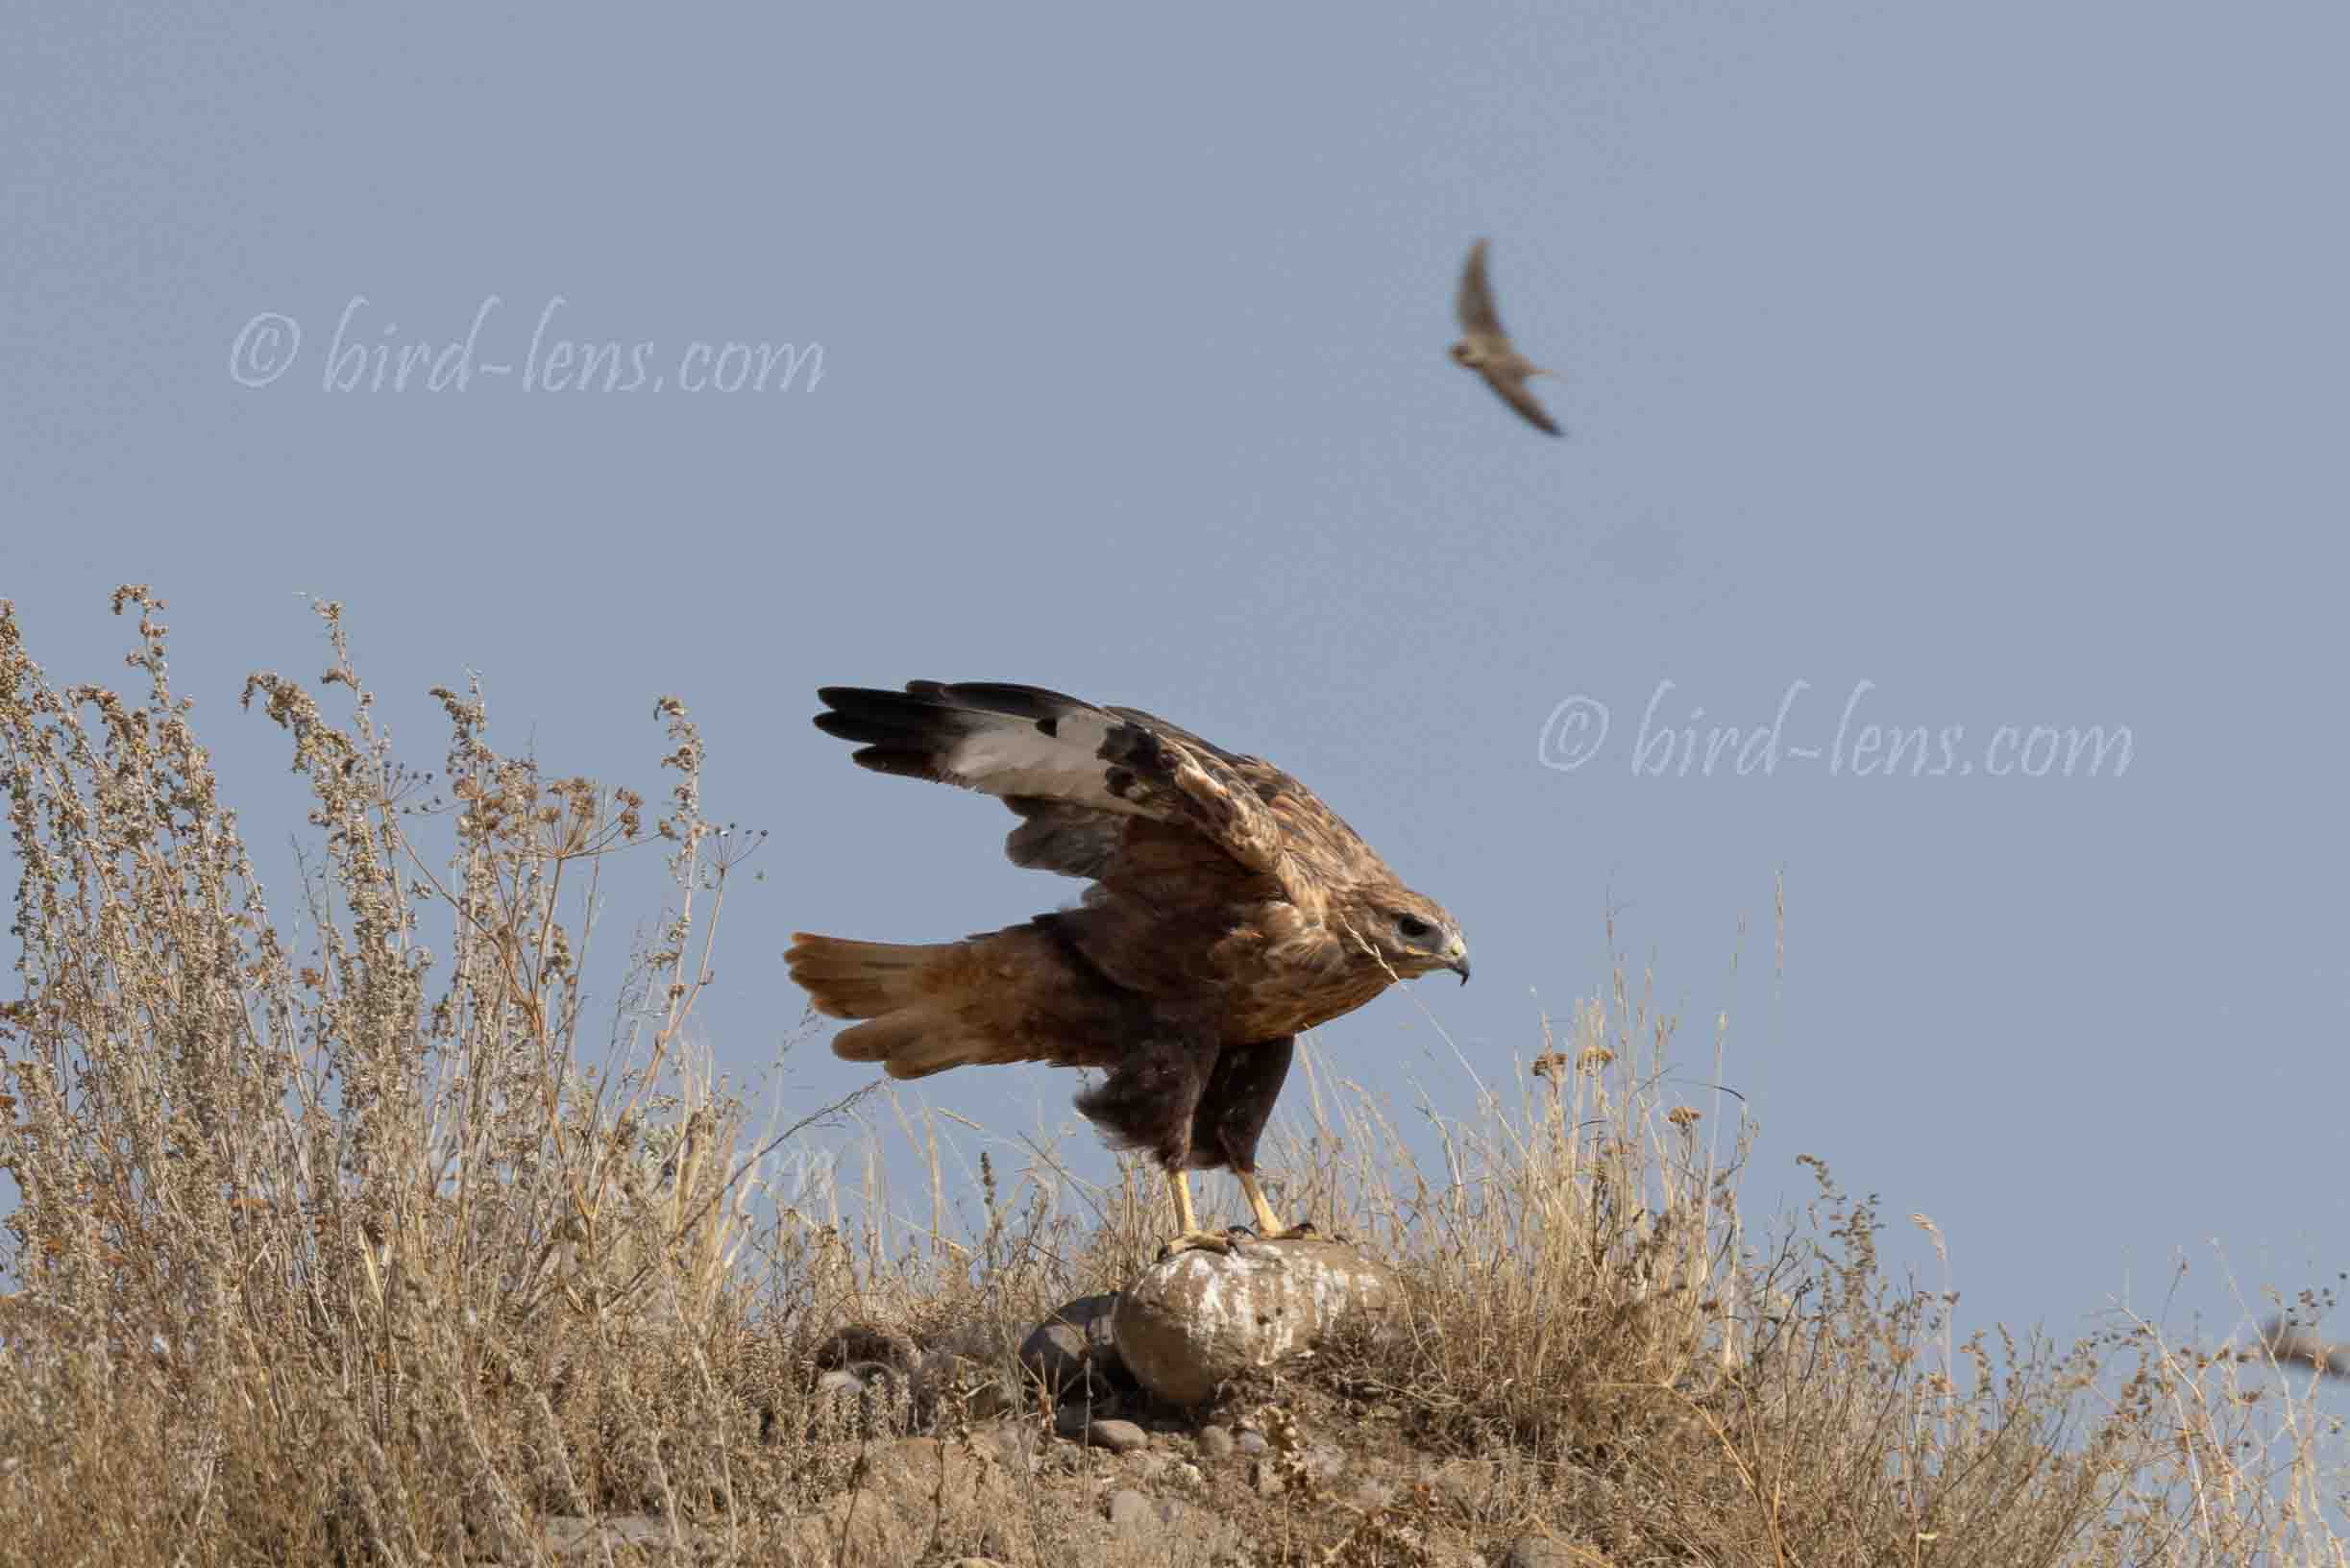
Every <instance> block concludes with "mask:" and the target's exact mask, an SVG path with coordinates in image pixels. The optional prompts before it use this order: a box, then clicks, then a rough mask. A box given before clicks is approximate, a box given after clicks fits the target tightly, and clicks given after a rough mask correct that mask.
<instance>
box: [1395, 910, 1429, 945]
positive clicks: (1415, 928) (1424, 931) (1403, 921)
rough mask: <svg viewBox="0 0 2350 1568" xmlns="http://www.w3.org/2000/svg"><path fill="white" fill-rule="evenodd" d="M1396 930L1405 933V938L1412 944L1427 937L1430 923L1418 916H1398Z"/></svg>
mask: <svg viewBox="0 0 2350 1568" xmlns="http://www.w3.org/2000/svg"><path fill="white" fill-rule="evenodd" d="M1395 928H1396V929H1397V930H1398V931H1401V932H1402V933H1404V936H1405V938H1406V939H1407V940H1408V941H1411V942H1417V941H1419V940H1420V939H1421V938H1422V937H1425V936H1427V935H1428V931H1429V925H1428V922H1427V921H1426V920H1424V919H1420V918H1419V917H1418V916H1417V915H1398V916H1397V917H1396V918H1395Z"/></svg>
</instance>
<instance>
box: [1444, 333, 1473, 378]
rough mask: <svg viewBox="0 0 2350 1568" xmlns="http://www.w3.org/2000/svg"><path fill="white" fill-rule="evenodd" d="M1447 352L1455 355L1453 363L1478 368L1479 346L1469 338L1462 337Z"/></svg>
mask: <svg viewBox="0 0 2350 1568" xmlns="http://www.w3.org/2000/svg"><path fill="white" fill-rule="evenodd" d="M1445 352H1446V353H1447V354H1450V355H1452V356H1453V363H1455V364H1457V365H1467V366H1468V367H1469V368H1470V369H1472V370H1474V369H1476V368H1477V348H1476V345H1474V344H1472V343H1471V342H1470V341H1469V340H1468V339H1467V338H1465V337H1464V338H1462V339H1461V340H1460V341H1459V342H1457V343H1456V344H1454V345H1453V346H1452V347H1451V348H1450V349H1447V350H1446V351H1445Z"/></svg>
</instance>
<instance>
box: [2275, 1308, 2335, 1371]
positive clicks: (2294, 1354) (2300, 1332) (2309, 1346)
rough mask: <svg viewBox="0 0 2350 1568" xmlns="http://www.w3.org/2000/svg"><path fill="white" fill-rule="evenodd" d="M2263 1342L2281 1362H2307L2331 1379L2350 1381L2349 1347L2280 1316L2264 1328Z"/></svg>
mask: <svg viewBox="0 0 2350 1568" xmlns="http://www.w3.org/2000/svg"><path fill="white" fill-rule="evenodd" d="M2261 1343H2262V1345H2263V1346H2264V1347H2265V1348H2266V1349H2267V1352H2268V1354H2269V1355H2271V1356H2273V1357H2275V1358H2276V1359H2277V1360H2280V1361H2305V1362H2307V1363H2308V1364H2309V1365H2311V1366H2313V1367H2315V1368H2316V1369H2317V1370H2318V1371H2320V1372H2323V1373H2325V1374H2326V1375H2327V1376H2329V1377H2336V1378H2350V1344H2335V1343H2332V1342H2331V1341H2329V1340H2324V1339H2320V1338H2318V1337H2317V1335H2314V1334H2312V1333H2311V1332H2310V1331H2309V1330H2307V1329H2304V1328H2300V1327H2298V1326H2296V1325H2294V1324H2291V1323H2288V1322H2286V1321H2285V1319H2283V1318H2281V1317H2277V1318H2271V1319H2269V1320H2268V1321H2267V1322H2266V1323H2264V1324H2262V1325H2261Z"/></svg>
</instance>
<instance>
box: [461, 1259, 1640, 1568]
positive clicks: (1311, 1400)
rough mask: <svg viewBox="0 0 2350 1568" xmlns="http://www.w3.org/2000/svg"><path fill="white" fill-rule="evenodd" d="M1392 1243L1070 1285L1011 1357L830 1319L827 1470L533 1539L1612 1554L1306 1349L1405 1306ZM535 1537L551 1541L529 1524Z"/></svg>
mask: <svg viewBox="0 0 2350 1568" xmlns="http://www.w3.org/2000/svg"><path fill="white" fill-rule="evenodd" d="M1398 1300H1399V1291H1398V1288H1397V1286H1396V1284H1395V1281H1394V1279H1393V1276H1392V1275H1391V1274H1390V1273H1389V1271H1388V1270H1387V1269H1386V1268H1385V1266H1384V1265H1383V1264H1381V1263H1378V1262H1374V1261H1372V1260H1369V1259H1367V1258H1365V1257H1363V1256H1362V1255H1361V1254H1359V1253H1358V1252H1357V1251H1355V1250H1354V1249H1353V1248H1351V1247H1348V1246H1345V1245H1343V1244H1341V1243H1335V1242H1329V1241H1319V1240H1297V1241H1281V1242H1260V1241H1255V1240H1253V1239H1249V1238H1246V1237H1242V1238H1241V1239H1240V1240H1239V1241H1238V1243H1237V1244H1236V1247H1235V1249H1234V1251H1233V1252H1232V1253H1231V1254H1230V1255H1228V1256H1218V1255H1216V1254H1213V1253H1208V1252H1188V1253H1184V1254H1179V1255H1178V1256H1176V1257H1174V1258H1171V1259H1167V1260H1164V1261H1163V1262H1160V1263H1159V1264H1157V1265H1156V1266H1154V1267H1153V1268H1151V1269H1149V1270H1147V1271H1145V1272H1144V1273H1143V1274H1142V1275H1141V1276H1140V1277H1138V1279H1137V1280H1136V1281H1135V1282H1134V1284H1133V1285H1132V1286H1130V1287H1129V1288H1128V1289H1127V1290H1126V1291H1124V1292H1122V1293H1120V1294H1114V1295H1096V1296H1088V1297H1083V1298H1080V1299H1079V1300H1076V1301H1072V1302H1069V1303H1068V1304H1066V1305H1065V1307H1063V1308H1062V1309H1061V1310H1060V1311H1057V1312H1055V1313H1054V1314H1052V1316H1051V1317H1050V1318H1049V1319H1048V1320H1047V1321H1045V1322H1043V1323H1040V1324H1039V1325H1038V1326H1037V1327H1036V1329H1035V1331H1034V1332H1033V1333H1031V1334H1030V1335H1028V1338H1027V1340H1026V1342H1025V1343H1024V1344H1023V1345H1022V1346H1021V1347H1020V1351H1019V1357H1018V1372H1017V1373H1016V1374H1014V1373H1010V1372H1007V1371H1005V1370H1002V1369H1000V1367H999V1366H998V1365H993V1364H991V1362H990V1361H989V1360H988V1359H987V1358H985V1357H984V1356H983V1355H978V1354H972V1353H971V1350H972V1348H973V1347H968V1346H963V1345H958V1344H956V1343H954V1342H953V1341H952V1340H951V1338H950V1339H948V1340H946V1341H942V1342H941V1343H937V1344H932V1345H927V1346H925V1345H918V1344H916V1343H914V1342H913V1341H912V1340H910V1339H908V1338H906V1337H904V1336H902V1335H894V1334H892V1333H889V1332H886V1331H883V1330H880V1329H870V1328H867V1329H850V1330H846V1331H844V1332H842V1333H840V1334H837V1335H834V1336H833V1337H832V1339H831V1341H830V1342H829V1343H827V1344H826V1345H825V1346H824V1347H823V1349H822V1351H821V1352H820V1354H819V1356H818V1358H817V1369H816V1390H815V1392H816V1396H817V1410H818V1417H817V1420H816V1423H815V1425H814V1427H813V1429H812V1430H811V1432H810V1433H809V1436H810V1438H811V1439H812V1440H814V1441H816V1442H818V1443H820V1444H822V1445H823V1446H824V1449H825V1456H824V1458H823V1461H822V1468H826V1469H828V1470H830V1471H831V1472H832V1473H834V1474H836V1475H837V1476H838V1478H839V1481H840V1484H839V1487H838V1489H837V1490H836V1491H834V1492H833V1494H832V1495H831V1496H830V1497H829V1498H827V1499H825V1500H824V1501H823V1502H822V1503H821V1504H820V1506H819V1507H815V1508H814V1509H812V1510H811V1511H808V1512H806V1513H803V1514H800V1515H798V1516H796V1517H793V1518H790V1519H779V1520H747V1521H741V1522H739V1523H738V1524H736V1525H735V1526H733V1527H731V1528H718V1527H712V1526H709V1525H702V1526H699V1527H696V1528H691V1529H685V1530H681V1531H676V1532H673V1531H672V1530H671V1529H670V1527H669V1525H668V1524H667V1522H666V1521H664V1520H662V1519H660V1518H658V1517H653V1516H644V1515H640V1516H633V1517H626V1518H618V1519H605V1520H601V1521H591V1520H584V1519H551V1520H548V1521H546V1522H545V1533H544V1537H543V1539H542V1540H541V1541H539V1542H534V1543H527V1544H526V1543H514V1544H515V1545H516V1546H518V1547H521V1548H522V1549H523V1550H522V1551H520V1552H518V1553H511V1554H507V1555H508V1556H538V1555H542V1554H544V1555H552V1556H556V1557H558V1558H561V1559H568V1560H576V1561H599V1560H605V1558H606V1555H607V1554H609V1559H610V1560H613V1561H629V1560H649V1561H651V1560H679V1561H711V1560H735V1559H740V1560H748V1561H771V1562H777V1563H812V1564H813V1563H828V1564H844V1565H851V1564H875V1565H879V1564H960V1565H963V1568H981V1565H984V1564H1003V1565H1005V1568H1014V1565H1025V1564H1037V1563H1072V1564H1076V1563H1088V1564H1090V1563H1103V1564H1143V1563H1167V1564H1184V1565H1193V1564H1196V1565H1199V1568H1212V1565H1219V1568H1252V1565H1259V1564H1262V1565H1272V1564H1286V1563H1334V1564H1365V1565H1368V1564H1384V1563H1396V1564H1406V1563H1411V1564H1420V1563H1425V1564H1445V1565H1455V1568H1504V1565H1506V1568H1536V1565H1542V1568H1550V1565H1554V1564H1567V1563H1579V1564H1596V1563H1603V1562H1605V1561H1606V1560H1607V1559H1606V1558H1605V1557H1603V1556H1600V1555H1599V1554H1598V1553H1597V1552H1595V1551H1592V1550H1589V1549H1587V1548H1584V1547H1580V1546H1578V1545H1576V1544H1574V1543H1571V1542H1567V1541H1562V1540H1555V1539H1551V1538H1547V1537H1545V1536H1544V1535H1542V1534H1541V1533H1540V1532H1539V1531H1527V1530H1525V1529H1524V1528H1522V1527H1523V1526H1524V1525H1525V1523H1526V1521H1525V1519H1524V1517H1523V1515H1524V1512H1525V1510H1524V1508H1523V1507H1522V1506H1521V1505H1522V1501H1523V1499H1524V1498H1525V1496H1526V1495H1527V1487H1526V1485H1525V1481H1526V1478H1525V1477H1524V1476H1523V1475H1522V1474H1519V1473H1517V1472H1515V1471H1513V1469H1512V1468H1511V1466H1510V1465H1509V1464H1508V1463H1507V1462H1506V1461H1500V1460H1478V1459H1472V1458H1461V1457H1457V1456H1450V1457H1448V1456H1442V1455H1438V1454H1434V1453H1429V1452H1423V1451H1421V1450H1420V1449H1418V1448H1417V1447H1415V1445H1414V1444H1413V1442H1412V1441H1411V1439H1410V1437H1409V1435H1408V1433H1406V1432H1405V1431H1404V1429H1403V1424H1402V1422H1401V1420H1400V1419H1399V1416H1398V1412H1397V1411H1395V1410H1394V1409H1385V1408H1383V1407H1382V1406H1381V1405H1380V1404H1379V1403H1378V1402H1377V1401H1376V1400H1375V1399H1371V1398H1365V1397H1362V1396H1360V1395H1357V1394H1349V1393H1346V1392H1343V1391H1340V1390H1337V1389H1334V1388H1333V1387H1331V1386H1328V1385H1327V1384H1326V1382H1325V1380H1320V1379H1317V1378H1315V1377H1313V1376H1312V1375H1311V1373H1312V1372H1313V1370H1314V1363H1315V1361H1316V1360H1317V1356H1318V1354H1319V1353H1321V1352H1322V1351H1323V1350H1324V1349H1325V1348H1326V1347H1328V1346H1329V1345H1331V1344H1333V1343H1334V1342H1337V1341H1339V1340H1341V1339H1344V1338H1346V1337H1348V1336H1352V1335H1379V1334H1382V1333H1387V1332H1398V1324H1399V1322H1400V1319H1399V1317H1398V1314H1397V1313H1396V1311H1395V1308H1396V1306H1397V1304H1398ZM532 1547H535V1548H536V1549H537V1550H536V1552H533V1551H531V1550H530V1549H531V1548H532Z"/></svg>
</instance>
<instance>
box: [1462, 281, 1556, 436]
mask: <svg viewBox="0 0 2350 1568" xmlns="http://www.w3.org/2000/svg"><path fill="white" fill-rule="evenodd" d="M1453 311H1454V313H1455V314H1456V315H1457V316H1459V317H1460V330H1461V331H1463V332H1466V333H1467V334H1468V335H1467V336H1465V337H1463V338H1462V339H1461V340H1460V341H1459V342H1457V343H1456V344H1454V345H1453V357H1454V358H1455V359H1456V360H1457V361H1458V362H1459V363H1461V364H1464V365H1466V366H1468V367H1469V368H1470V369H1471V370H1473V371H1475V372H1477V373H1478V374H1479V375H1480V376H1482V377H1483V378H1484V379H1485V384H1486V385H1487V386H1489V387H1491V388H1493V390H1494V391H1495V392H1497V393H1499V394H1500V395H1501V399H1502V401H1503V402H1504V403H1505V404H1509V406H1511V407H1512V408H1515V409H1516V410H1517V411H1518V413H1519V414H1520V415H1521V416H1522V417H1523V418H1524V419H1525V421H1526V422H1527V423H1528V424H1529V425H1531V426H1532V427H1533V428H1534V429H1538V430H1544V431H1547V432H1549V433H1550V434H1552V435H1557V434H1559V433H1560V431H1559V429H1558V425H1557V422H1556V421H1554V420H1553V419H1552V418H1551V416H1550V414H1549V413H1548V412H1547V411H1545V410H1544V408H1543V406H1542V404H1539V403H1536V402H1535V401H1534V395H1533V394H1532V393H1531V392H1529V391H1528V390H1526V383H1527V382H1528V381H1529V380H1532V379H1533V378H1534V377H1536V376H1555V375H1557V374H1558V372H1556V371H1554V370H1545V369H1543V368H1542V367H1541V366H1540V365H1537V364H1535V363H1534V362H1533V361H1532V360H1530V359H1529V358H1527V357H1526V355H1522V354H1520V353H1519V352H1518V351H1517V348H1516V346H1515V345H1513V344H1512V343H1511V342H1510V341H1509V334H1508V333H1507V332H1505V331H1503V330H1502V317H1501V312H1499V311H1498V310H1496V309H1494V307H1493V286H1492V284H1490V283H1488V282H1486V281H1485V242H1484V241H1483V240H1479V241H1478V242H1477V243H1476V244H1474V245H1472V246H1470V247H1469V262H1468V265H1467V266H1465V267H1463V268H1461V269H1460V290H1459V292H1458V293H1457V294H1455V295H1454V296H1453Z"/></svg>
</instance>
